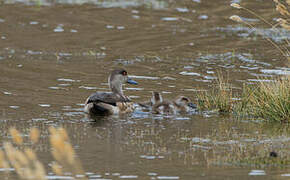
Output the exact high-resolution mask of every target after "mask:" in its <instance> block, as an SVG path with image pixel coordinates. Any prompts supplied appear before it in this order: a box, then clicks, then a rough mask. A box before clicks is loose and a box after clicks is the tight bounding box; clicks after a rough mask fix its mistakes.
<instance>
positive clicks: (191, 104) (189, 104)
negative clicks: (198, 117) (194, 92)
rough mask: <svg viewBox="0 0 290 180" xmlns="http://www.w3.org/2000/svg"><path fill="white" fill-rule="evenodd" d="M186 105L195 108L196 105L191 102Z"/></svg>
mask: <svg viewBox="0 0 290 180" xmlns="http://www.w3.org/2000/svg"><path fill="white" fill-rule="evenodd" d="M187 105H188V107H191V108H192V109H196V108H197V105H196V104H193V103H188V104H187Z"/></svg>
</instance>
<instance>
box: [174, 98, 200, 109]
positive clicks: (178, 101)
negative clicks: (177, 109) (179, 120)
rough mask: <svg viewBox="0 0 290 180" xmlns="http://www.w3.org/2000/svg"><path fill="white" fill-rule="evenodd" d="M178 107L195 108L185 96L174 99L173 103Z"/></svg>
mask: <svg viewBox="0 0 290 180" xmlns="http://www.w3.org/2000/svg"><path fill="white" fill-rule="evenodd" d="M174 102H175V103H176V104H177V105H178V106H181V107H186V106H187V107H190V108H196V105H195V104H193V103H192V102H191V100H190V99H189V98H188V97H186V96H177V98H176V99H175V101H174Z"/></svg>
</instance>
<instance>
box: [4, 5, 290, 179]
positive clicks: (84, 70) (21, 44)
mask: <svg viewBox="0 0 290 180" xmlns="http://www.w3.org/2000/svg"><path fill="white" fill-rule="evenodd" d="M231 2H236V1H230V0H224V1H215V0H207V1H206V0H193V1H190V0H185V1H162V0H159V1H157V0H150V1H138V0H123V1H121V0H119V1H117V0H116V1H42V0H40V1H37V2H33V1H24V0H23V1H22V0H21V1H17V2H16V1H13V0H10V1H8V0H7V1H5V0H4V1H1V5H0V76H1V78H0V110H1V115H0V121H1V122H0V123H1V126H0V128H1V131H0V140H1V146H2V145H3V142H4V141H11V137H10V136H9V134H8V129H9V128H10V127H16V128H17V129H19V130H20V131H21V132H22V133H23V134H24V137H26V136H27V135H28V134H29V128H30V127H38V128H39V129H40V130H41V132H42V136H41V141H40V143H39V145H37V146H36V147H34V149H35V150H36V151H37V154H38V156H39V159H40V161H42V162H43V163H44V165H45V167H46V168H47V172H48V178H54V175H53V173H52V171H51V169H50V165H51V161H52V157H51V155H50V147H49V143H48V134H49V133H48V131H47V129H48V127H49V126H62V127H65V128H66V130H67V131H68V133H69V135H70V138H71V142H72V144H73V146H74V148H75V150H76V152H77V155H78V156H79V158H80V159H81V161H82V164H83V167H84V169H85V170H86V172H87V176H88V177H89V179H248V178H251V179H287V178H289V176H290V175H289V173H290V171H289V166H288V169H287V168H285V167H284V168H278V167H271V166H270V167H253V166H251V165H242V164H233V163H218V162H214V163H212V162H213V161H212V159H213V157H212V156H211V153H212V149H214V147H215V146H217V144H218V143H220V144H222V143H225V144H227V143H232V142H236V143H240V142H248V143H253V146H254V144H255V143H259V141H260V140H261V139H262V140H264V141H265V142H266V143H268V144H272V146H270V147H271V148H273V149H274V150H278V152H279V150H281V151H289V150H290V146H289V142H290V136H289V131H288V130H287V129H286V130H279V129H280V127H279V125H268V124H266V125H265V124H264V123H262V122H260V121H250V120H247V119H245V120H236V119H235V118H233V117H221V116H218V115H216V114H214V113H209V112H192V113H189V114H186V115H177V116H156V115H152V114H150V113H148V112H143V111H142V110H140V109H137V110H136V111H135V112H134V113H133V114H130V115H128V116H122V117H118V116H117V117H116V116H113V117H107V118H105V119H104V120H103V121H102V122H98V123H92V122H89V120H88V119H87V118H86V117H85V115H84V113H83V103H84V101H85V99H86V98H87V96H89V95H90V94H91V93H93V92H95V91H108V86H107V84H106V83H107V76H108V74H109V72H110V71H111V70H112V69H114V68H117V67H123V68H125V69H127V71H128V72H129V74H130V75H131V76H132V78H134V79H135V80H136V81H138V82H139V84H138V85H137V86H131V85H126V86H125V93H126V94H127V95H129V96H130V97H131V98H132V99H133V100H134V101H136V102H139V101H144V100H147V99H148V98H150V95H151V91H153V90H154V91H160V92H162V93H163V96H164V97H166V98H173V97H175V96H176V95H178V94H184V95H186V96H188V97H190V98H191V99H192V100H193V101H195V100H196V96H195V94H196V93H197V91H198V90H208V89H209V88H210V85H211V84H212V83H213V80H214V79H215V78H216V77H217V72H218V71H220V72H222V73H223V75H228V76H229V77H230V81H231V83H233V84H234V86H235V87H236V88H237V89H240V88H241V87H242V83H244V82H245V83H255V82H256V81H257V80H258V79H259V78H261V77H270V78H271V77H275V76H276V75H281V74H286V75H289V74H290V73H289V72H290V69H289V66H288V65H289V64H287V61H286V60H285V59H284V58H283V56H281V54H279V51H278V50H276V49H275V48H273V47H272V46H271V44H269V43H268V42H267V41H265V39H264V38H263V37H267V38H271V39H272V40H273V41H275V42H277V43H279V44H280V45H283V39H287V38H288V39H289V37H290V34H289V32H285V31H282V30H281V33H277V32H275V31H272V30H271V29H270V28H269V27H267V26H265V25H264V24H263V23H262V22H260V21H259V20H258V19H256V18H255V17H252V16H250V15H249V14H247V13H244V12H242V11H238V10H236V9H233V8H231V7H230V3H231ZM239 2H240V3H241V4H242V5H243V6H246V7H248V8H252V9H254V10H255V12H256V13H258V14H260V15H263V16H264V17H265V18H266V19H267V20H269V21H270V22H273V23H274V21H273V19H274V18H275V17H278V16H279V15H278V13H276V12H275V11H274V4H273V3H272V2H271V1H259V0H254V1H252V0H251V1H250V0H241V1H239ZM233 14H239V15H241V16H243V17H244V18H247V19H245V20H247V21H249V22H251V23H254V24H256V25H257V26H258V27H259V28H258V30H259V31H260V32H262V34H261V33H260V34H259V33H257V32H256V31H253V30H251V29H249V28H247V27H246V26H243V25H239V24H237V23H235V22H232V21H231V20H229V18H228V17H229V16H231V15H233ZM277 126H278V127H277ZM277 129H278V130H277ZM217 132H218V133H217ZM227 132H232V133H233V134H235V135H236V136H234V135H228V136H224V137H223V136H222V134H226V133H227ZM257 135H259V137H257ZM249 139H250V140H249ZM27 146H30V144H29V143H27ZM220 146H221V147H223V146H222V145H220ZM230 151H231V149H230V148H226V147H225V148H224V149H223V150H221V151H220V154H221V156H227V154H228V152H230ZM68 176H69V175H68ZM0 177H1V178H0V179H5V178H6V179H17V177H16V176H15V174H14V173H13V170H12V173H10V175H9V176H7V175H6V174H5V173H4V172H2V171H0Z"/></svg>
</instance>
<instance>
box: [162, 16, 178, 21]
mask: <svg viewBox="0 0 290 180" xmlns="http://www.w3.org/2000/svg"><path fill="white" fill-rule="evenodd" d="M161 20H162V21H178V20H179V18H177V17H163V18H161Z"/></svg>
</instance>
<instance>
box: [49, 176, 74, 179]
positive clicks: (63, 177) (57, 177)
mask: <svg viewBox="0 0 290 180" xmlns="http://www.w3.org/2000/svg"><path fill="white" fill-rule="evenodd" d="M46 179H74V178H73V177H71V176H46Z"/></svg>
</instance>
